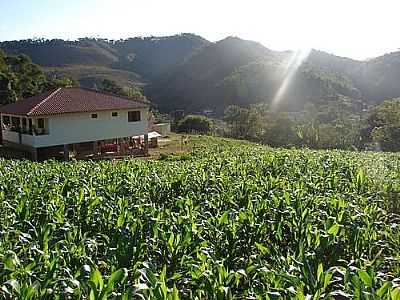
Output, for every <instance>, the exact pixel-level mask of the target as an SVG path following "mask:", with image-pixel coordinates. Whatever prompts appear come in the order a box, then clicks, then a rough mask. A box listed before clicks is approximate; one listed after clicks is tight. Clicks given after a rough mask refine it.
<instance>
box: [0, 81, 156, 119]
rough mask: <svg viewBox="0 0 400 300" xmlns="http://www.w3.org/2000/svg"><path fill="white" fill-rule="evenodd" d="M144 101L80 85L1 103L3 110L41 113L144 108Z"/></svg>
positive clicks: (15, 112)
mask: <svg viewBox="0 0 400 300" xmlns="http://www.w3.org/2000/svg"><path fill="white" fill-rule="evenodd" d="M149 106H150V104H149V103H147V102H146V101H140V100H132V99H128V98H124V97H120V96H115V95H111V94H105V93H101V92H98V91H94V90H89V89H83V88H59V89H56V90H53V91H49V92H45V93H42V94H40V95H37V96H33V97H30V98H27V99H23V100H20V101H18V102H16V103H12V104H8V105H5V106H2V107H0V112H1V113H4V114H14V115H26V116H44V115H55V114H65V113H76V112H96V111H102V110H118V109H138V108H147V107H149Z"/></svg>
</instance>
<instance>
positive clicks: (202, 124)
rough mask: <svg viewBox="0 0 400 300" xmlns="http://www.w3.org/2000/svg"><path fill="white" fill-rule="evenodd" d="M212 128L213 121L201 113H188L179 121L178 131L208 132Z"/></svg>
mask: <svg viewBox="0 0 400 300" xmlns="http://www.w3.org/2000/svg"><path fill="white" fill-rule="evenodd" d="M211 129H212V121H211V120H210V119H209V118H207V117H205V116H201V115H187V116H185V117H184V118H183V119H182V120H180V121H179V123H178V126H177V131H178V132H186V133H208V132H210V131H211Z"/></svg>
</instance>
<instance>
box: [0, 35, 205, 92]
mask: <svg viewBox="0 0 400 300" xmlns="http://www.w3.org/2000/svg"><path fill="white" fill-rule="evenodd" d="M208 43H209V42H208V41H207V40H205V39H203V38H201V37H199V36H196V35H193V34H180V35H175V36H170V37H146V38H131V39H127V40H118V41H113V40H106V39H92V38H82V39H79V40H76V41H64V40H59V39H55V40H44V39H39V40H22V41H8V42H2V43H0V49H2V50H3V51H5V52H6V53H8V54H21V53H22V54H26V55H28V56H29V57H31V59H32V61H33V62H34V63H36V64H39V65H41V66H42V67H44V69H45V71H47V73H49V74H51V75H59V76H69V77H71V78H73V79H75V80H77V81H79V82H80V83H81V85H83V86H85V87H93V86H95V85H96V84H98V83H99V82H101V81H102V80H103V79H112V80H116V81H118V82H120V83H121V84H123V85H144V84H146V83H148V82H149V81H150V80H153V79H154V78H157V77H158V76H160V75H161V74H163V73H164V72H168V71H169V69H171V68H174V67H175V66H176V65H177V64H179V63H181V62H183V61H184V60H185V59H187V58H188V57H189V56H190V55H192V53H193V52H195V51H196V50H197V49H199V48H201V47H202V46H203V45H206V44H208Z"/></svg>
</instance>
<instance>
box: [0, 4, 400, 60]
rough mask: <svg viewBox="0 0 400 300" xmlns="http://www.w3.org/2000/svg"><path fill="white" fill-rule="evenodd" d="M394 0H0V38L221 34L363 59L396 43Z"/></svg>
mask: <svg viewBox="0 0 400 300" xmlns="http://www.w3.org/2000/svg"><path fill="white" fill-rule="evenodd" d="M399 12H400V0H376V1H373V0H334V1H332V0H273V1H270V0H241V1H238V0H196V1H193V0H140V1H137V0H63V1H59V0H0V41H5V40H19V39H26V38H42V37H43V38H49V39H51V38H62V39H70V40H73V39H76V38H80V37H102V38H109V39H120V38H128V37H135V36H150V35H153V36H165V35H173V34H177V33H184V32H185V33H195V34H198V35H201V36H202V37H204V38H206V39H208V40H210V41H218V40H220V39H223V38H225V37H227V36H237V37H240V38H243V39H249V40H254V41H257V42H260V43H262V44H263V45H264V46H266V47H268V48H270V49H273V50H299V49H309V48H314V49H319V50H323V51H327V52H329V53H332V54H336V55H339V56H346V57H351V58H354V59H367V58H371V57H375V56H379V55H383V54H384V53H388V52H392V51H396V50H398V49H399V48H400V34H399Z"/></svg>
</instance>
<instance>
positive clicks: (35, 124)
mask: <svg viewBox="0 0 400 300" xmlns="http://www.w3.org/2000/svg"><path fill="white" fill-rule="evenodd" d="M148 112H149V104H148V103H147V102H145V101H140V100H132V99H126V98H124V97H120V96H115V95H111V94H105V93H101V92H98V91H93V90H88V89H83V88H59V89H56V90H53V91H50V92H46V93H43V94H40V95H37V96H34V97H31V98H27V99H24V100H20V101H18V102H16V103H12V104H8V105H5V106H3V107H0V113H1V123H2V126H1V128H2V139H3V144H4V145H7V146H9V147H15V148H19V149H22V150H25V151H29V152H31V153H32V156H33V158H34V159H37V156H38V152H40V149H48V148H52V147H56V148H57V147H58V148H60V146H61V147H62V148H63V149H64V152H68V151H69V150H68V149H70V147H71V146H72V145H75V144H80V143H88V142H93V145H94V147H96V145H97V144H98V143H99V142H101V141H106V140H115V139H123V138H130V137H132V136H138V135H145V136H147V133H148Z"/></svg>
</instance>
